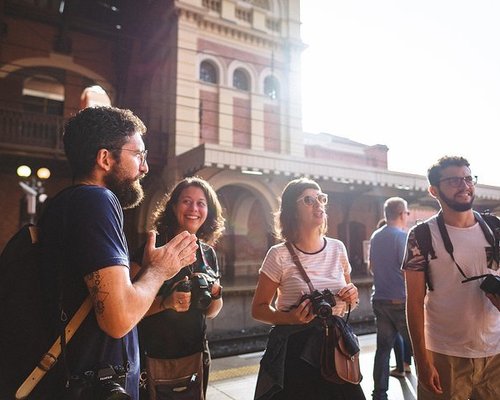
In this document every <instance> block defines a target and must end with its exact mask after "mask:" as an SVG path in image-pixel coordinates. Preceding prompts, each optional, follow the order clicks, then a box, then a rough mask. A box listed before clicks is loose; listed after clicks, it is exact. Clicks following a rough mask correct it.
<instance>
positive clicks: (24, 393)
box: [16, 296, 92, 399]
mask: <svg viewBox="0 0 500 400" xmlns="http://www.w3.org/2000/svg"><path fill="white" fill-rule="evenodd" d="M90 310H92V299H91V297H90V296H88V297H87V298H86V299H85V301H84V302H83V304H82V305H81V306H80V308H79V309H78V311H77V312H76V313H75V315H74V316H73V318H71V321H69V323H68V325H66V329H65V337H66V342H69V341H70V339H71V338H72V337H73V335H74V334H75V332H76V330H77V329H78V328H79V327H80V325H81V323H82V322H83V320H84V319H85V317H87V315H88V313H89V312H90ZM61 341H62V340H61V336H59V337H58V338H57V339H56V341H55V342H54V344H53V345H52V347H51V348H50V349H49V350H48V351H47V353H45V354H44V355H43V356H42V359H41V360H40V362H39V363H38V365H37V366H36V367H35V369H33V371H32V372H31V374H30V375H29V376H28V377H27V378H26V380H25V381H24V382H23V383H22V385H21V386H20V387H19V389H17V392H16V399H25V398H27V397H28V396H29V394H30V393H31V392H32V391H33V389H34V388H35V386H36V385H37V384H38V382H40V380H41V379H42V378H43V377H44V376H45V374H46V373H47V372H48V371H49V370H50V369H51V368H52V367H53V366H54V365H55V363H56V362H57V359H58V358H59V355H60V354H61V350H62V346H61Z"/></svg>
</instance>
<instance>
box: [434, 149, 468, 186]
mask: <svg viewBox="0 0 500 400" xmlns="http://www.w3.org/2000/svg"><path fill="white" fill-rule="evenodd" d="M469 166H470V164H469V161H467V159H465V158H464V157H459V156H444V157H441V158H440V159H439V160H437V162H436V163H435V164H433V165H432V166H431V167H430V168H429V169H428V170H427V179H428V181H429V184H431V185H432V186H438V185H439V181H440V180H441V172H442V171H443V169H445V168H448V167H469Z"/></svg>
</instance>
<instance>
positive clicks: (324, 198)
mask: <svg viewBox="0 0 500 400" xmlns="http://www.w3.org/2000/svg"><path fill="white" fill-rule="evenodd" d="M301 201H302V202H303V203H304V204H305V205H306V206H309V207H310V206H312V205H314V204H315V203H316V202H318V203H319V204H321V205H323V206H324V205H326V204H328V195H327V194H326V193H318V195H317V196H311V195H308V194H307V195H305V196H302V197H299V198H298V199H297V203H299V202H301Z"/></svg>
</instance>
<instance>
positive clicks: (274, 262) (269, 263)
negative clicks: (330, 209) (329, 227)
mask: <svg viewBox="0 0 500 400" xmlns="http://www.w3.org/2000/svg"><path fill="white" fill-rule="evenodd" d="M325 240H326V246H325V247H324V248H323V249H322V250H320V251H319V252H317V253H313V254H310V253H304V252H301V251H300V250H298V249H297V248H296V247H295V246H294V249H295V252H296V254H297V256H298V257H299V259H300V262H301V263H302V265H303V266H304V269H305V270H306V272H307V275H308V276H309V279H310V280H311V283H312V284H313V286H314V288H315V289H317V290H319V291H322V290H323V289H330V290H331V291H332V292H333V293H337V292H338V291H339V290H340V289H342V288H343V287H344V286H346V284H347V283H346V280H345V277H344V274H350V273H351V265H350V264H349V259H348V257H347V250H346V248H345V246H344V243H342V242H341V241H340V240H337V239H332V238H328V237H327V238H325ZM259 273H264V274H266V276H267V277H269V279H271V280H272V281H273V282H276V283H278V284H279V286H278V291H277V297H276V303H275V307H276V308H277V309H278V310H280V311H288V310H289V309H290V307H291V306H293V305H296V304H297V302H298V300H299V299H300V297H301V296H302V294H303V293H309V292H310V291H309V286H307V283H306V282H305V280H304V278H303V277H302V274H301V273H300V271H299V269H298V267H297V266H296V265H295V264H294V262H293V260H292V256H291V255H290V252H289V251H288V249H287V248H286V246H285V244H284V243H280V244H277V245H275V246H273V247H271V248H270V249H269V251H268V252H267V254H266V257H265V258H264V261H263V263H262V266H261V268H260V269H259ZM335 300H336V301H337V305H336V306H335V307H334V309H333V313H334V314H335V315H343V314H344V312H345V310H346V305H345V303H344V302H342V301H340V300H339V299H338V298H335Z"/></svg>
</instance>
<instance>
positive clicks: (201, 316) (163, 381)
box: [137, 177, 224, 400]
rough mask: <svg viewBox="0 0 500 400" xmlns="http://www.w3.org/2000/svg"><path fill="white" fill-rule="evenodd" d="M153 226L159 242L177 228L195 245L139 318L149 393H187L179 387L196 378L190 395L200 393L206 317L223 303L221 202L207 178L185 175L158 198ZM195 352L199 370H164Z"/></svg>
mask: <svg viewBox="0 0 500 400" xmlns="http://www.w3.org/2000/svg"><path fill="white" fill-rule="evenodd" d="M154 226H155V228H156V230H157V232H158V237H157V243H166V242H168V241H169V240H171V239H172V238H173V237H174V236H175V235H177V234H178V233H179V232H182V231H188V232H189V233H192V234H195V235H196V236H197V237H198V246H199V248H198V251H197V256H196V261H195V262H194V263H193V264H191V265H189V266H187V267H184V268H182V269H181V270H180V271H179V272H178V273H177V275H175V276H174V277H173V278H172V279H169V280H167V281H165V282H164V284H163V286H162V287H161V289H160V291H159V293H158V296H157V298H156V300H155V301H154V303H153V305H152V306H151V308H150V310H149V311H148V313H147V314H146V317H145V318H144V319H143V320H142V321H141V323H140V324H139V338H140V344H141V353H142V354H143V361H144V363H145V364H146V365H145V366H146V370H147V375H148V383H147V386H148V393H149V398H150V399H152V400H153V399H158V400H160V399H175V398H177V397H176V395H181V394H183V395H184V396H185V395H186V393H182V392H183V388H184V389H185V390H192V388H190V387H189V386H190V385H191V386H193V384H194V386H196V385H198V388H200V386H201V390H200V391H199V392H198V394H196V395H193V396H190V397H189V398H192V399H199V398H200V399H203V398H204V397H205V394H206V390H207V385H208V374H209V367H210V353H209V349H208V345H207V338H206V319H207V318H209V319H210V318H215V317H216V316H217V314H218V313H219V311H220V310H221V308H222V297H221V293H222V286H221V285H220V272H219V266H218V263H217V257H216V254H215V251H214V249H213V247H212V246H213V245H214V244H215V243H216V242H217V240H218V239H219V237H220V236H221V234H222V231H223V230H224V218H223V217H222V207H221V205H220V203H219V200H218V198H217V195H216V193H215V191H214V189H213V188H212V187H211V186H210V184H209V183H208V182H207V181H205V180H203V179H202V178H199V177H188V178H184V179H183V180H181V181H180V182H179V183H177V184H176V185H175V187H174V188H173V189H172V191H171V192H170V193H168V194H167V195H165V197H164V198H163V199H162V200H161V202H160V204H159V206H158V207H157V210H156V211H155V213H154ZM139 256H140V257H142V255H140V254H139ZM137 259H139V260H140V258H139V257H137ZM197 355H199V356H200V358H201V362H202V365H203V366H202V370H200V371H194V373H191V372H193V371H191V372H189V377H188V381H189V382H187V383H186V382H180V381H179V382H177V378H176V377H175V376H174V377H173V378H172V376H170V374H171V372H172V371H168V372H164V371H163V369H172V365H175V367H174V368H175V369H179V368H181V367H179V365H178V364H175V362H176V361H175V360H182V364H185V363H186V362H188V361H186V360H191V361H189V362H192V357H195V358H196V357H197ZM197 360H198V361H199V359H197ZM172 362H173V363H174V364H172ZM167 365H168V366H167ZM200 365H201V364H200ZM158 371H160V372H158ZM162 371H163V372H162ZM174 373H177V372H175V371H174ZM165 374H166V375H165ZM200 375H202V376H200ZM176 385H177V386H176ZM179 385H180V386H179ZM182 398H184V397H182Z"/></svg>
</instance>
